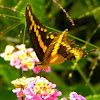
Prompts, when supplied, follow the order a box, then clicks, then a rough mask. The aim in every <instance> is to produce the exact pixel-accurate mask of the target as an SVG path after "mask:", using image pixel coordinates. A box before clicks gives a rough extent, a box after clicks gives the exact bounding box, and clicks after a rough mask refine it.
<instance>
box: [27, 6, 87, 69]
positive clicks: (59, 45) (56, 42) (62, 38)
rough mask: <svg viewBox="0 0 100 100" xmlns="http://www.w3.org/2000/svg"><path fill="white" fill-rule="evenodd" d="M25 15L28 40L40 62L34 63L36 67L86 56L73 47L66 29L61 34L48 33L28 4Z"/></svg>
mask: <svg viewBox="0 0 100 100" xmlns="http://www.w3.org/2000/svg"><path fill="white" fill-rule="evenodd" d="M25 15H26V23H27V28H28V31H29V35H30V39H31V41H32V44H33V48H34V50H35V52H36V55H37V57H38V59H39V61H40V62H38V63H36V65H37V66H38V67H40V68H47V67H48V66H50V65H55V64H60V63H62V62H64V61H65V60H74V59H81V58H83V57H84V56H85V55H87V52H86V51H83V50H82V49H80V48H78V47H76V46H74V45H73V42H72V41H71V40H70V39H69V38H68V30H67V29H66V30H64V31H63V32H61V33H55V32H48V30H47V29H46V28H45V26H43V25H42V24H41V23H40V21H39V20H38V19H37V18H36V16H35V15H34V14H33V13H32V8H31V6H30V4H27V6H26V12H25Z"/></svg>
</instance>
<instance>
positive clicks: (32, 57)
mask: <svg viewBox="0 0 100 100" xmlns="http://www.w3.org/2000/svg"><path fill="white" fill-rule="evenodd" d="M0 56H1V57H3V58H4V59H5V60H6V61H10V65H11V66H15V68H17V69H20V68H22V69H23V71H28V70H31V69H33V72H34V73H36V74H38V73H39V72H40V71H41V68H39V67H35V63H37V62H39V60H38V58H37V56H36V53H35V51H33V48H26V46H25V44H21V45H16V48H14V47H13V46H10V45H7V46H6V49H5V52H4V53H2V54H0ZM42 71H45V72H50V71H51V69H50V67H48V68H45V69H42Z"/></svg>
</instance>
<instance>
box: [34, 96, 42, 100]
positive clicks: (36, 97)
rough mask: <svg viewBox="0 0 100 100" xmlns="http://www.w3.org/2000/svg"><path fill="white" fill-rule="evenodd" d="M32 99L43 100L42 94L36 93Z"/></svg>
mask: <svg viewBox="0 0 100 100" xmlns="http://www.w3.org/2000/svg"><path fill="white" fill-rule="evenodd" d="M32 100H42V98H41V97H40V95H34V97H33V99H32Z"/></svg>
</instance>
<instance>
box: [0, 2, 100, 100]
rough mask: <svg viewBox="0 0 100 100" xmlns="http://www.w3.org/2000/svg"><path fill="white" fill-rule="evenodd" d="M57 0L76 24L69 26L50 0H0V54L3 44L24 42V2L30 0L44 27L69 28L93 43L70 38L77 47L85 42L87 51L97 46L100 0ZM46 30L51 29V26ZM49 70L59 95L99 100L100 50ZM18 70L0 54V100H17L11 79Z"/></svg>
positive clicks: (48, 75)
mask: <svg viewBox="0 0 100 100" xmlns="http://www.w3.org/2000/svg"><path fill="white" fill-rule="evenodd" d="M57 2H58V3H59V4H61V5H62V6H63V8H64V9H65V10H66V11H67V12H68V13H69V15H70V16H71V17H72V19H73V20H74V22H75V26H72V24H71V23H70V21H69V18H67V17H66V15H65V13H64V12H63V11H62V10H61V9H60V8H59V7H58V5H57V4H55V3H54V2H53V1H52V0H9V1H6V0H0V53H2V52H4V49H5V47H6V45H13V46H16V45H18V44H22V43H23V35H24V28H25V22H26V19H25V16H24V13H25V7H26V4H27V3H30V5H31V6H32V10H33V13H34V14H35V15H36V17H37V18H38V19H39V20H40V21H41V23H42V24H44V25H45V26H49V27H51V28H53V29H57V30H60V31H63V30H65V29H68V30H69V34H70V35H73V36H75V37H78V38H80V39H83V40H85V41H87V42H89V43H91V44H94V45H93V46H91V45H88V44H86V43H83V42H82V41H78V40H76V39H75V38H73V40H74V41H75V42H76V44H77V46H78V47H79V48H81V47H83V46H84V45H85V46H86V48H85V50H86V51H87V52H88V51H90V50H92V49H97V48H99V49H100V0H57ZM2 5H3V6H2ZM15 9H16V10H15ZM48 30H49V31H53V30H51V29H50V28H48ZM25 33H26V34H25V44H26V46H27V47H32V44H31V42H30V38H29V34H28V31H27V29H26V32H25ZM69 38H70V37H69ZM71 39H72V38H71ZM51 69H52V72H51V73H48V74H46V78H47V79H48V80H49V81H51V82H52V83H55V84H56V85H57V89H58V90H59V91H62V97H64V96H65V97H67V98H68V94H69V93H70V92H71V91H76V92H77V93H78V94H81V95H83V96H85V97H87V100H100V51H96V52H92V53H89V54H88V55H87V56H86V57H85V58H83V59H80V60H79V61H69V60H67V61H65V62H64V63H62V64H60V65H54V66H51ZM19 72H20V70H18V69H15V67H12V66H10V65H9V62H7V61H5V60H4V59H3V58H1V57H0V94H1V95H0V100H17V97H16V95H15V94H14V93H12V91H11V90H12V89H13V88H14V87H13V85H12V84H11V81H12V80H15V79H16V78H19V77H20V74H19ZM23 74H24V76H27V77H30V76H34V75H33V73H31V74H30V71H28V72H24V73H23ZM44 74H45V73H44ZM94 94H95V95H97V96H96V97H95V96H94ZM90 95H91V97H88V96H90Z"/></svg>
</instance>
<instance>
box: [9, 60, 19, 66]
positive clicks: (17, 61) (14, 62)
mask: <svg viewBox="0 0 100 100" xmlns="http://www.w3.org/2000/svg"><path fill="white" fill-rule="evenodd" d="M20 63H21V61H20V60H19V59H15V60H11V61H10V65H11V66H15V65H19V64H20Z"/></svg>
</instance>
